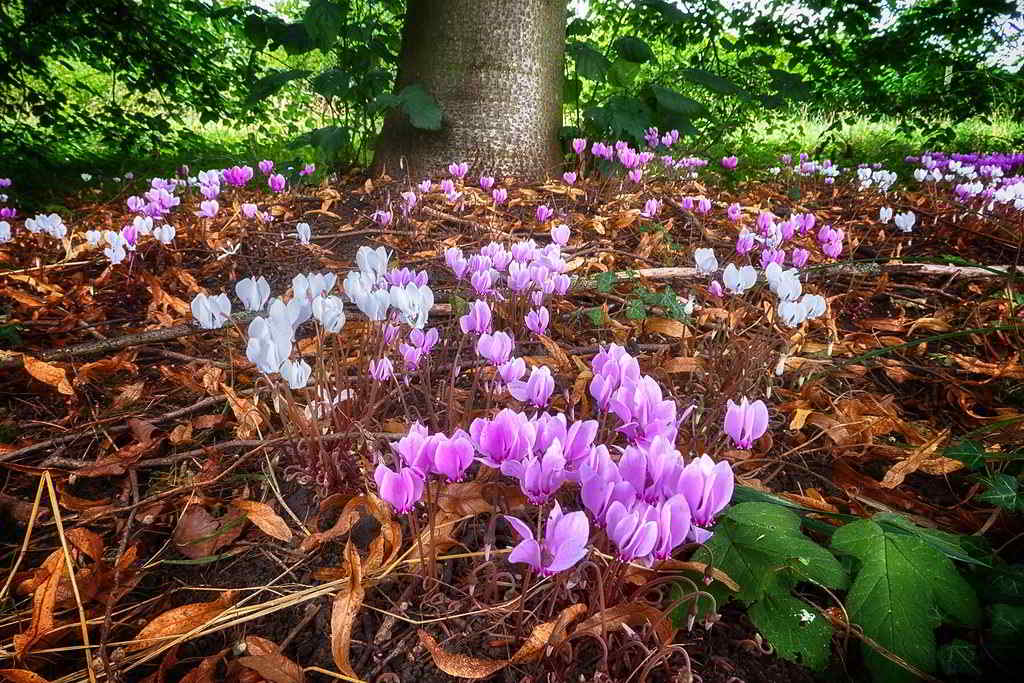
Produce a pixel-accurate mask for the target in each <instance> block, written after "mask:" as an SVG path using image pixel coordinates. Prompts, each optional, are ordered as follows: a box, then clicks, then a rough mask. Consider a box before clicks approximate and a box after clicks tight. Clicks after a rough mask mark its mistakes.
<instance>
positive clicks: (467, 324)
mask: <svg viewBox="0 0 1024 683" xmlns="http://www.w3.org/2000/svg"><path fill="white" fill-rule="evenodd" d="M459 327H460V328H461V329H462V333H463V334H469V333H470V332H475V333H477V334H486V333H488V332H490V331H491V307H490V306H488V305H487V302H486V301H483V300H481V299H477V300H476V301H474V302H473V303H472V304H470V306H469V312H468V313H466V315H464V316H462V317H461V318H459Z"/></svg>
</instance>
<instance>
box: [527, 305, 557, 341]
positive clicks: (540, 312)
mask: <svg viewBox="0 0 1024 683" xmlns="http://www.w3.org/2000/svg"><path fill="white" fill-rule="evenodd" d="M550 319H551V314H550V313H548V309H547V308H546V307H544V306H541V307H540V308H534V309H533V310H531V311H530V312H529V313H527V314H526V327H527V329H529V330H530V331H531V332H533V333H534V334H544V332H546V331H547V329H548V322H549V321H550Z"/></svg>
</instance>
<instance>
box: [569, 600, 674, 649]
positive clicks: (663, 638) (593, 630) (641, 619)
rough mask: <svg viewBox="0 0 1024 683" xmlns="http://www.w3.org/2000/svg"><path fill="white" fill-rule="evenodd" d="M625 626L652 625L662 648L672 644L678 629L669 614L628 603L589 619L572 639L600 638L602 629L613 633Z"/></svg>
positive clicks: (643, 605)
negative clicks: (583, 637) (581, 637)
mask: <svg viewBox="0 0 1024 683" xmlns="http://www.w3.org/2000/svg"><path fill="white" fill-rule="evenodd" d="M602 622H603V626H602ZM623 624H628V625H630V626H636V625H638V624H650V625H651V628H653V629H654V634H655V636H657V638H658V644H659V645H662V646H664V645H668V644H670V643H671V642H672V638H673V637H674V636H675V633H676V628H675V626H673V625H672V620H671V619H670V618H669V617H668V615H667V614H665V613H663V612H661V611H660V610H658V609H656V608H655V607H653V606H651V605H647V604H644V603H642V602H626V603H622V604H620V605H615V606H614V607H609V608H608V609H606V610H602V611H601V612H598V613H597V614H595V615H593V616H591V617H589V618H588V619H586V620H585V621H583V622H582V623H580V624H579V626H577V627H576V630H574V631H573V633H572V637H573V638H575V637H577V636H582V635H590V636H600V635H601V631H602V629H603V630H605V631H613V630H615V629H616V628H618V627H619V626H622V625H623Z"/></svg>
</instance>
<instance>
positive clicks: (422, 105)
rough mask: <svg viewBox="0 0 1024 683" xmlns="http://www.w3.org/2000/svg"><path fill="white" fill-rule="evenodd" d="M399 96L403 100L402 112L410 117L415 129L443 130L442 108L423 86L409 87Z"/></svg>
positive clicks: (414, 85) (416, 84)
mask: <svg viewBox="0 0 1024 683" xmlns="http://www.w3.org/2000/svg"><path fill="white" fill-rule="evenodd" d="M398 96H399V97H400V98H401V99H402V111H404V112H405V113H406V114H407V115H408V116H409V122H410V123H411V124H412V125H413V127H414V128H419V129H421V130H441V108H440V107H439V106H437V100H435V99H434V98H433V97H431V95H430V93H428V92H427V91H426V90H425V89H424V88H423V86H422V85H420V84H419V83H413V84H412V85H407V86H406V87H404V88H402V91H401V92H400V93H398Z"/></svg>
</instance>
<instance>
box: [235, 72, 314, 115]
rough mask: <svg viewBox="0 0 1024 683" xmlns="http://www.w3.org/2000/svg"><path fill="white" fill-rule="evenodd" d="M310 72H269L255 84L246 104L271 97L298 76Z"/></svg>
mask: <svg viewBox="0 0 1024 683" xmlns="http://www.w3.org/2000/svg"><path fill="white" fill-rule="evenodd" d="M310 73H311V72H309V71H307V70H306V69H291V70H289V71H275V72H274V73H271V74H268V75H266V76H264V77H263V78H261V79H260V80H258V81H256V82H255V83H254V84H253V86H252V89H251V90H250V91H249V96H248V97H247V98H246V100H245V104H246V106H248V107H251V106H253V105H254V104H256V103H258V102H262V101H263V100H264V99H266V98H267V97H270V96H271V95H273V94H274V93H276V92H277V91H278V90H280V89H281V88H283V87H284V86H285V85H286V84H288V83H290V82H291V81H294V80H295V79H297V78H305V77H306V76H308V75H309V74H310Z"/></svg>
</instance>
